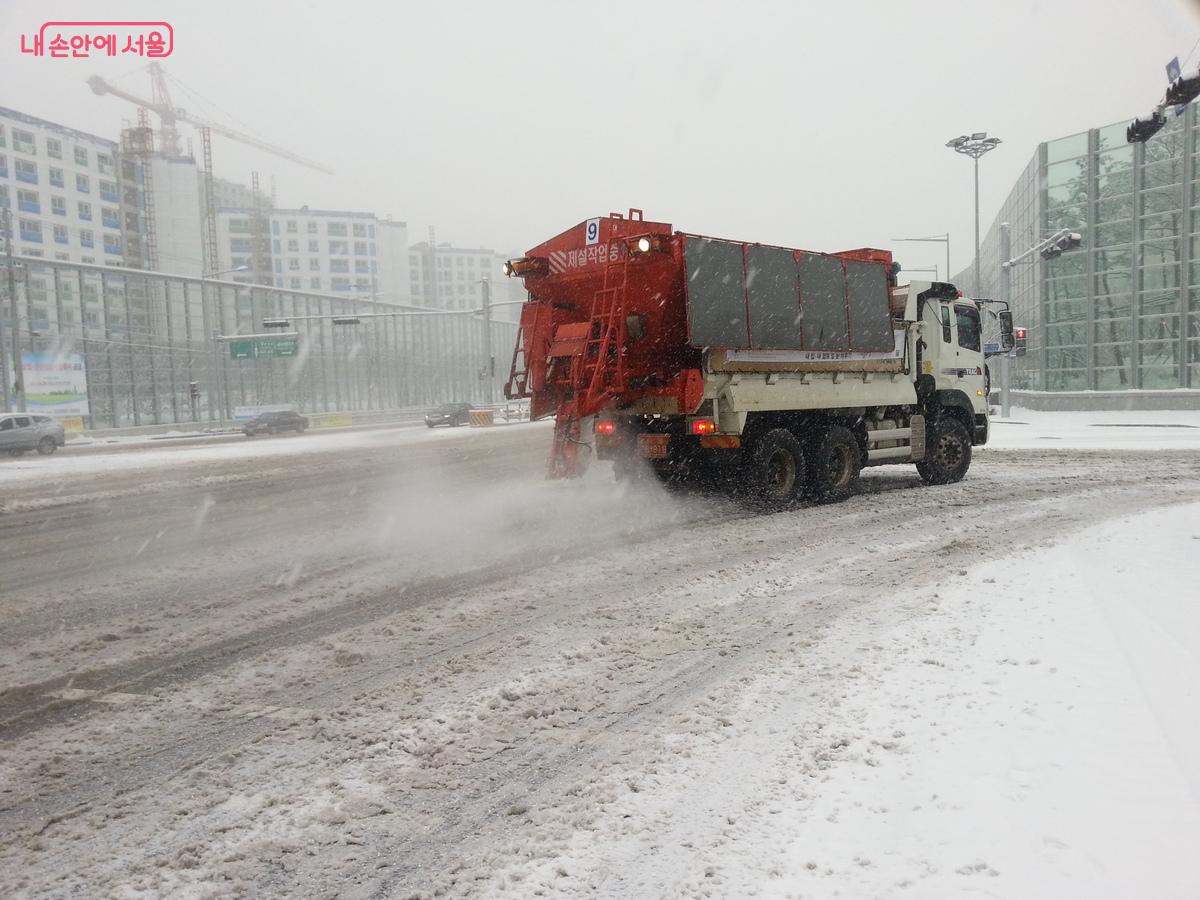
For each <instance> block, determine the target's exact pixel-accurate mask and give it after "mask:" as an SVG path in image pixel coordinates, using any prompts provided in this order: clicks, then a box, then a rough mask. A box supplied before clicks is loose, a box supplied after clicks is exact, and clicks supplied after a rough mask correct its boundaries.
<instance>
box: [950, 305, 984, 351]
mask: <svg viewBox="0 0 1200 900" xmlns="http://www.w3.org/2000/svg"><path fill="white" fill-rule="evenodd" d="M954 314H955V316H956V318H957V319H958V346H960V347H962V348H963V349H964V350H974V351H976V352H979V350H980V349H982V347H981V344H980V343H979V341H980V324H979V310H977V309H975V308H974V307H971V306H956V307H954Z"/></svg>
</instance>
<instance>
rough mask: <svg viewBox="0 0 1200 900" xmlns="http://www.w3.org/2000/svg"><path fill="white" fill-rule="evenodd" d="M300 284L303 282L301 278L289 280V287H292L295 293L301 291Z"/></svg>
mask: <svg viewBox="0 0 1200 900" xmlns="http://www.w3.org/2000/svg"><path fill="white" fill-rule="evenodd" d="M300 284H301V281H300V279H299V278H289V279H288V287H290V288H291V289H292V290H294V291H298V290H300Z"/></svg>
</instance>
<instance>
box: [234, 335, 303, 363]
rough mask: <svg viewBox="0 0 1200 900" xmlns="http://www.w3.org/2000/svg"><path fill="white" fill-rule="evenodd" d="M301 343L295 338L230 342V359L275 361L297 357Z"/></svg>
mask: <svg viewBox="0 0 1200 900" xmlns="http://www.w3.org/2000/svg"><path fill="white" fill-rule="evenodd" d="M298 349H299V341H297V340H296V339H295V338H255V339H254V340H249V341H230V342H229V358H230V359H273V358H276V357H286V356H295V355H296V353H297V351H298Z"/></svg>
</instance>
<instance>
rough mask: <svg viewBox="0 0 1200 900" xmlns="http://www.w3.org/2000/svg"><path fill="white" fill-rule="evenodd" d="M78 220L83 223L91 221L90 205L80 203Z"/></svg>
mask: <svg viewBox="0 0 1200 900" xmlns="http://www.w3.org/2000/svg"><path fill="white" fill-rule="evenodd" d="M79 218H81V219H83V221H85V222H90V221H92V204H90V203H82V202H81V203H80V204H79Z"/></svg>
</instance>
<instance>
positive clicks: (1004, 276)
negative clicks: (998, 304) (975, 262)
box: [1000, 222, 1013, 419]
mask: <svg viewBox="0 0 1200 900" xmlns="http://www.w3.org/2000/svg"><path fill="white" fill-rule="evenodd" d="M1011 254H1012V229H1011V228H1010V227H1009V224H1008V223H1007V222H1001V223H1000V299H1001V300H1003V301H1004V302H1005V303H1007V304H1009V307H1008V308H1009V309H1010V310H1011V309H1012V297H1011V296H1010V291H1011V289H1012V288H1011V286H1012V267H1011V266H1009V265H1008V264H1007V260H1008V257H1009V256H1010V255H1011ZM1001 349H1003V348H1001ZM1012 353H1013V351H1012V350H1004V352H1003V353H1001V354H1000V418H1002V419H1007V418H1008V417H1009V415H1010V414H1011V411H1012V407H1011V404H1010V402H1009V393H1008V391H1009V380H1010V379H1011V377H1012V374H1011V371H1010V369H1009V367H1010V366H1011V363H1010V362H1009V360H1010V359H1011V358H1012Z"/></svg>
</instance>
